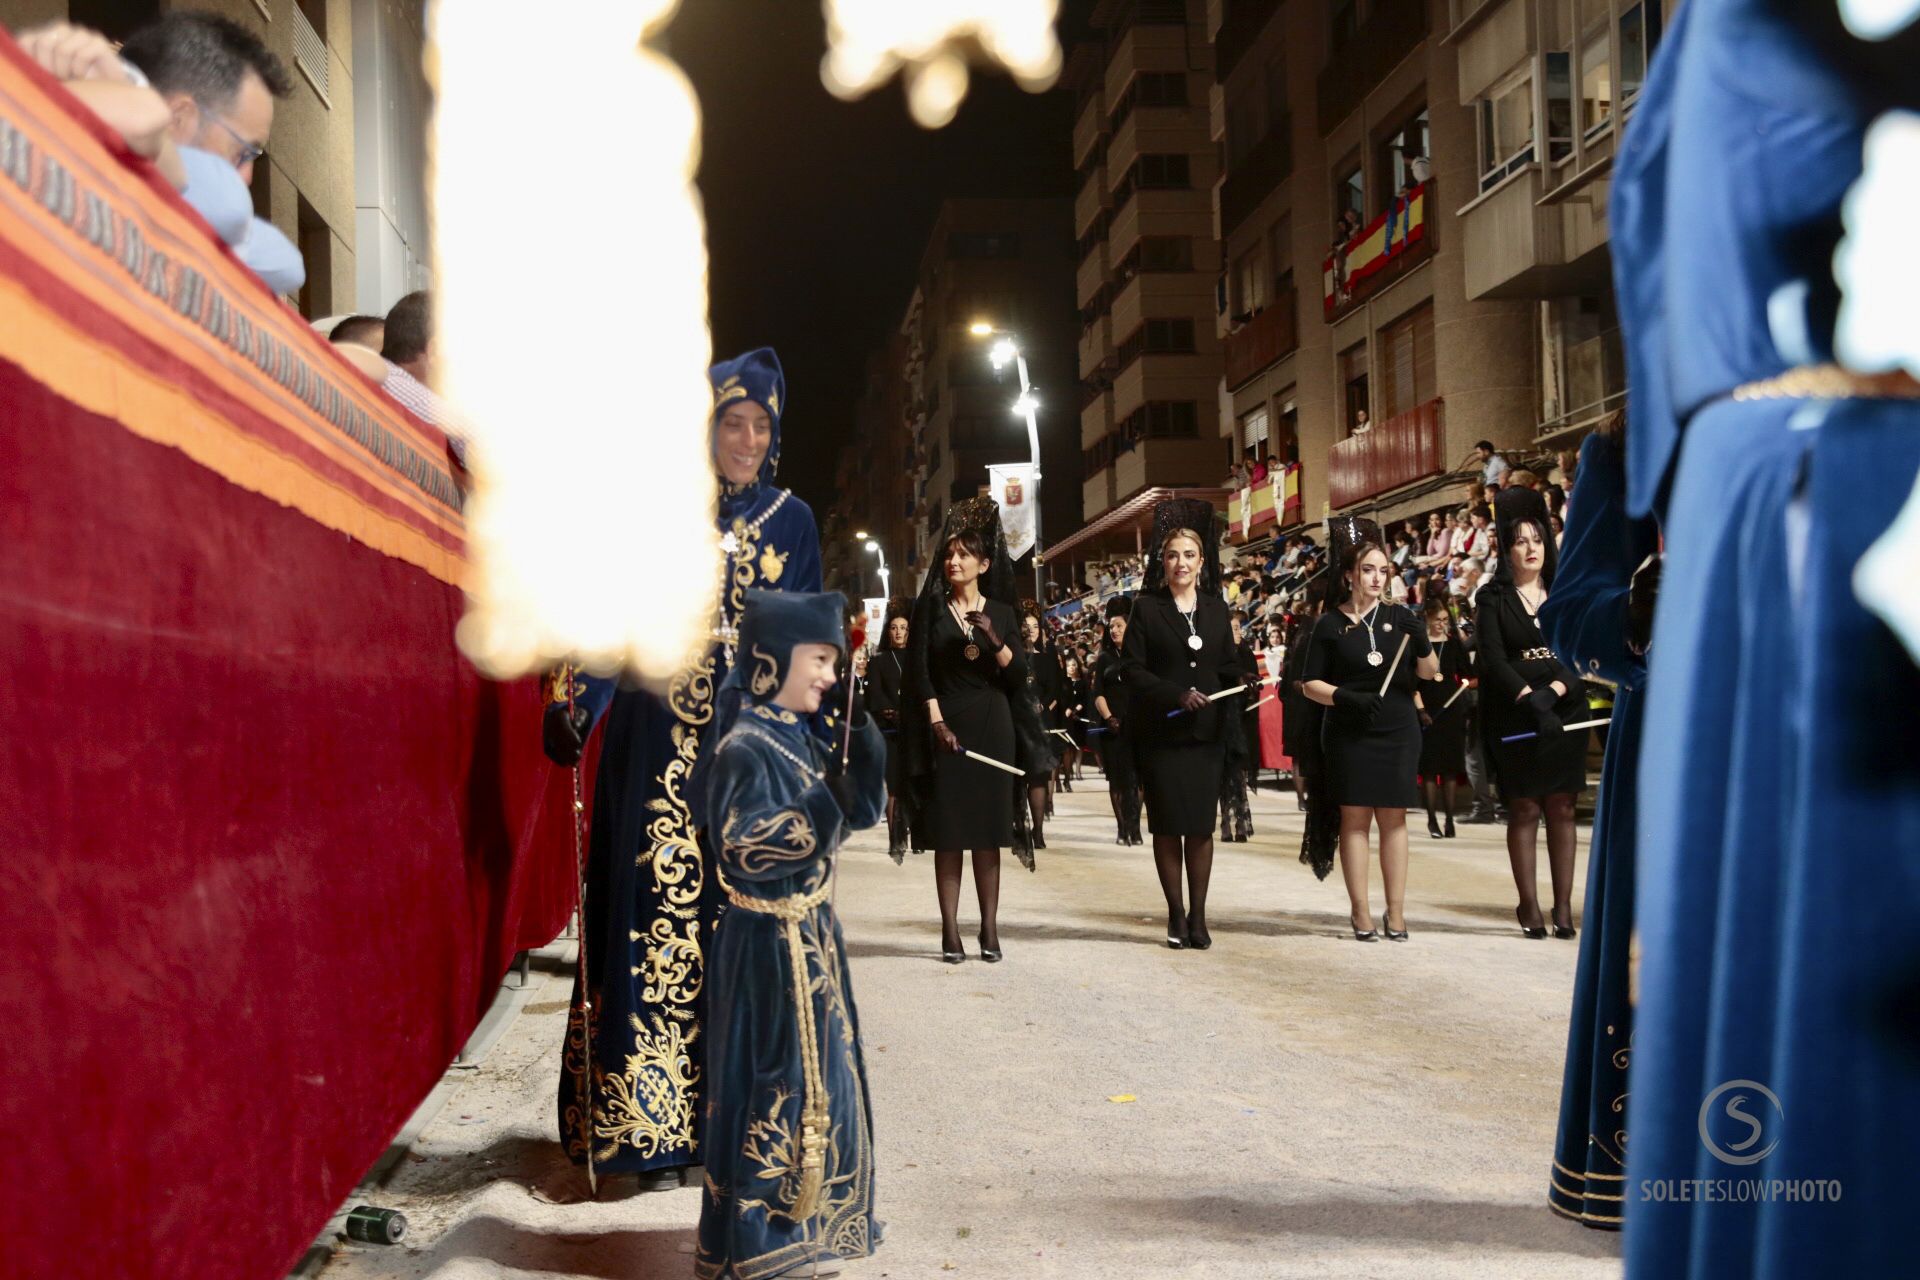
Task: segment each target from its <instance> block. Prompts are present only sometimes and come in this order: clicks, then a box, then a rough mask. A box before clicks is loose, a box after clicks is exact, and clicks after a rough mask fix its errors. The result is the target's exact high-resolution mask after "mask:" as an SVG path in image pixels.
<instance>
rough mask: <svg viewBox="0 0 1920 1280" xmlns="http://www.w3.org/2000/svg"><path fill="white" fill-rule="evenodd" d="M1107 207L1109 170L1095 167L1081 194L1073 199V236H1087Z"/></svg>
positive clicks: (1082, 186)
mask: <svg viewBox="0 0 1920 1280" xmlns="http://www.w3.org/2000/svg"><path fill="white" fill-rule="evenodd" d="M1106 207H1107V169H1106V166H1105V165H1095V166H1094V168H1093V172H1092V174H1091V175H1090V176H1089V177H1088V178H1087V180H1086V182H1085V183H1083V184H1082V185H1081V187H1080V192H1079V194H1078V195H1076V196H1074V198H1073V234H1074V235H1075V236H1084V235H1086V234H1087V233H1088V232H1089V231H1090V230H1092V229H1093V224H1094V222H1095V221H1096V220H1098V219H1099V217H1100V213H1101V211H1102V210H1104V209H1105V208H1106Z"/></svg>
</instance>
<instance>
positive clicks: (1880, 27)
mask: <svg viewBox="0 0 1920 1280" xmlns="http://www.w3.org/2000/svg"><path fill="white" fill-rule="evenodd" d="M1840 17H1841V18H1842V19H1843V20H1844V21H1845V22H1846V24H1847V29H1848V30H1850V31H1852V32H1853V34H1855V35H1857V36H1859V37H1860V38H1861V39H1863V40H1885V39H1886V38H1887V37H1889V36H1892V35H1896V34H1898V33H1899V32H1900V31H1901V29H1902V28H1904V27H1906V26H1907V24H1908V23H1910V22H1912V21H1913V20H1914V19H1915V18H1916V17H1920V0H1840Z"/></svg>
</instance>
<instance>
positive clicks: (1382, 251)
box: [1321, 182, 1433, 320]
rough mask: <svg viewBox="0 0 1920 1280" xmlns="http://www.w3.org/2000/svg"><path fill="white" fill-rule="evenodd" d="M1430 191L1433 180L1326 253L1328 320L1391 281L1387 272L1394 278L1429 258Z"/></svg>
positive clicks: (1323, 272) (1324, 278)
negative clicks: (1428, 206) (1428, 199)
mask: <svg viewBox="0 0 1920 1280" xmlns="http://www.w3.org/2000/svg"><path fill="white" fill-rule="evenodd" d="M1432 187H1433V183H1432V182H1423V183H1421V184H1420V185H1419V186H1417V187H1414V188H1413V189H1412V190H1410V191H1408V192H1407V194H1405V195H1403V196H1395V197H1394V198H1393V200H1392V202H1391V203H1390V204H1389V205H1388V206H1387V211H1386V212H1385V213H1383V214H1381V215H1380V216H1379V217H1377V218H1375V219H1374V220H1373V221H1372V222H1370V223H1368V224H1367V225H1366V227H1365V228H1364V229H1362V230H1361V232H1360V234H1358V235H1356V236H1355V237H1354V238H1353V239H1351V240H1349V241H1347V242H1346V244H1344V245H1342V246H1341V247H1340V248H1339V249H1336V250H1335V251H1334V252H1332V253H1330V254H1328V255H1327V257H1326V261H1325V262H1324V263H1323V264H1322V267H1321V282H1322V285H1323V288H1324V291H1325V295H1326V297H1325V306H1326V315H1327V319H1329V320H1332V319H1333V318H1334V317H1336V316H1338V315H1340V314H1341V313H1342V312H1343V311H1344V310H1345V309H1346V308H1347V307H1349V306H1351V305H1352V304H1354V303H1356V302H1360V301H1362V300H1364V299H1365V298H1366V297H1367V296H1368V295H1369V294H1371V293H1372V292H1373V291H1374V290H1375V289H1377V288H1379V286H1381V285H1382V284H1385V283H1386V281H1387V280H1388V279H1389V278H1391V277H1390V276H1389V274H1388V273H1389V272H1392V273H1393V275H1396V276H1397V275H1398V273H1399V270H1400V269H1401V268H1402V267H1404V266H1410V265H1412V264H1413V263H1414V262H1416V261H1418V260H1420V259H1422V258H1424V257H1426V256H1427V255H1428V253H1429V252H1430V251H1431V248H1432V246H1431V243H1430V241H1429V239H1428V235H1427V195H1428V193H1429V192H1430V191H1431V190H1432Z"/></svg>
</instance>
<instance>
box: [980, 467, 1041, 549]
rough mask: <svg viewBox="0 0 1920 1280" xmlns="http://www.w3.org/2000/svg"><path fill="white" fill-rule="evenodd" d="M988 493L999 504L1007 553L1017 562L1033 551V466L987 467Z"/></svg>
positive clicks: (1034, 533)
mask: <svg viewBox="0 0 1920 1280" xmlns="http://www.w3.org/2000/svg"><path fill="white" fill-rule="evenodd" d="M987 490H988V492H989V493H991V494H992V495H993V500H994V501H995V502H997V503H999V504H1000V527H1001V528H1002V529H1004V530H1005V531H1006V534H1007V554H1008V555H1009V556H1011V557H1012V558H1013V559H1015V560H1018V559H1019V558H1020V557H1021V556H1024V555H1026V554H1027V552H1029V551H1031V550H1033V544H1034V540H1035V538H1036V537H1037V531H1036V530H1035V528H1034V525H1033V464H1032V463H1030V462H996V463H994V464H992V465H990V466H989V467H988V468H987Z"/></svg>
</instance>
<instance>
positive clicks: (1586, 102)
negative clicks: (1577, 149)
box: [1580, 27, 1613, 134]
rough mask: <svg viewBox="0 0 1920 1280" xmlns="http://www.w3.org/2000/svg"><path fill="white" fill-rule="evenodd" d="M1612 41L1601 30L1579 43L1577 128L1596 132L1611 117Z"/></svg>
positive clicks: (1604, 31)
mask: <svg viewBox="0 0 1920 1280" xmlns="http://www.w3.org/2000/svg"><path fill="white" fill-rule="evenodd" d="M1611 52H1612V41H1611V40H1610V39H1609V37H1608V33H1607V29H1606V28H1605V27H1601V28H1599V29H1598V30H1596V31H1593V32H1591V33H1590V34H1588V36H1587V37H1586V38H1585V39H1584V40H1582V41H1581V42H1580V128H1581V130H1582V131H1583V132H1584V133H1587V134H1592V133H1595V132H1597V131H1598V130H1599V129H1600V128H1602V127H1603V126H1604V125H1606V123H1607V122H1608V121H1609V120H1611V119H1612V118H1613V67H1612V65H1611V62H1610V54H1611Z"/></svg>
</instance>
